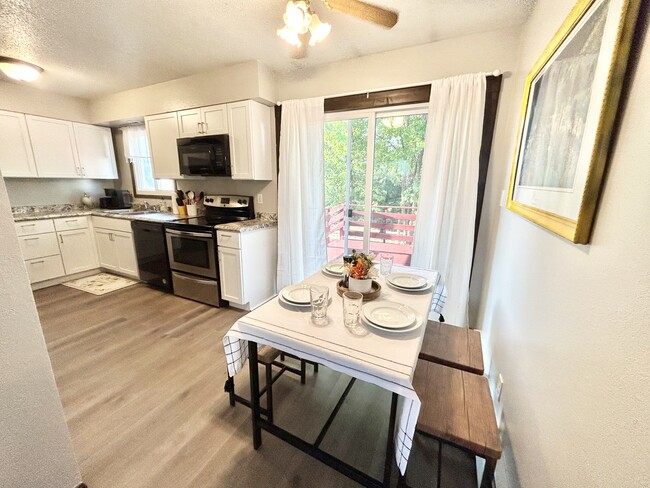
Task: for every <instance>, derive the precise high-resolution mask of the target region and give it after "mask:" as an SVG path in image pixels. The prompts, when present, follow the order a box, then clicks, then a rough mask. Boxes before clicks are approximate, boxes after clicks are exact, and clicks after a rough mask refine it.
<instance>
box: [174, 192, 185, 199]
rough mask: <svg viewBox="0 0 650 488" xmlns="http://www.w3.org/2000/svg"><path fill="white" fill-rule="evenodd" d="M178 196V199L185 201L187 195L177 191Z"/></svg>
mask: <svg viewBox="0 0 650 488" xmlns="http://www.w3.org/2000/svg"><path fill="white" fill-rule="evenodd" d="M176 195H177V196H178V198H180V199H181V200H184V199H185V193H183V190H176Z"/></svg>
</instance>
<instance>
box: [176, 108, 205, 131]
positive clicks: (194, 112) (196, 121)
mask: <svg viewBox="0 0 650 488" xmlns="http://www.w3.org/2000/svg"><path fill="white" fill-rule="evenodd" d="M200 134H201V109H200V108H191V109H189V110H183V111H181V112H178V137H194V136H198V135H200Z"/></svg>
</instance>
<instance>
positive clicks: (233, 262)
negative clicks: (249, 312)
mask: <svg viewBox="0 0 650 488" xmlns="http://www.w3.org/2000/svg"><path fill="white" fill-rule="evenodd" d="M219 276H220V278H221V298H223V299H224V300H228V301H229V302H234V303H240V304H244V303H246V302H245V301H244V289H243V286H242V285H243V283H242V276H241V251H240V250H239V249H228V248H225V247H220V248H219Z"/></svg>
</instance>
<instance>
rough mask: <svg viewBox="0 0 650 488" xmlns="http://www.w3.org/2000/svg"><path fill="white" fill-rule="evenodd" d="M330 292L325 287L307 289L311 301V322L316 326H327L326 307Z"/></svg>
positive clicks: (316, 286)
mask: <svg viewBox="0 0 650 488" xmlns="http://www.w3.org/2000/svg"><path fill="white" fill-rule="evenodd" d="M329 294H330V290H329V288H328V287H326V286H318V285H313V286H310V287H309V298H310V300H311V321H312V322H313V323H314V324H316V325H325V324H327V305H328V302H329Z"/></svg>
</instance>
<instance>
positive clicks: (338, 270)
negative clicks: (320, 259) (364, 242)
mask: <svg viewBox="0 0 650 488" xmlns="http://www.w3.org/2000/svg"><path fill="white" fill-rule="evenodd" d="M322 270H323V271H324V272H325V273H328V274H331V275H333V276H343V271H345V267H344V266H343V263H330V264H326V265H325V266H323V268H322Z"/></svg>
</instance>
